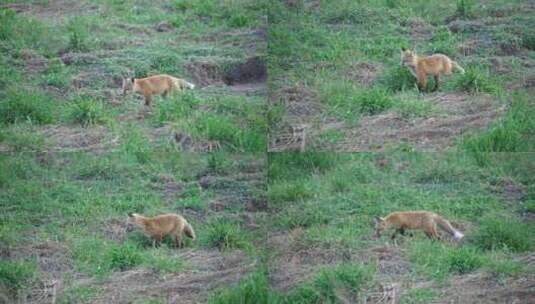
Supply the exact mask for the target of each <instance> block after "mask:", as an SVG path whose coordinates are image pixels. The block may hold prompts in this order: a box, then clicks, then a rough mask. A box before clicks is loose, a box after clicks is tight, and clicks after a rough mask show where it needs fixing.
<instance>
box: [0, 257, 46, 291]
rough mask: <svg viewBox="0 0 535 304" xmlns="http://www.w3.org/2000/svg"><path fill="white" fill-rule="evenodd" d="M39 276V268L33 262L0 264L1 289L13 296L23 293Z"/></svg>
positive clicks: (2, 262) (4, 262)
mask: <svg viewBox="0 0 535 304" xmlns="http://www.w3.org/2000/svg"><path fill="white" fill-rule="evenodd" d="M36 276H37V267H36V265H35V263H33V262H14V261H4V260H3V261H1V262H0V287H1V288H2V291H7V292H8V294H10V295H11V296H15V295H17V293H18V292H19V291H23V290H24V289H25V287H26V286H28V285H29V284H31V283H32V280H33V279H35V277H36Z"/></svg>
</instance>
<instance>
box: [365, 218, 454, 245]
mask: <svg viewBox="0 0 535 304" xmlns="http://www.w3.org/2000/svg"><path fill="white" fill-rule="evenodd" d="M374 221H375V236H377V237H380V236H381V234H382V233H383V232H384V231H385V230H387V229H391V228H393V229H395V231H394V234H393V235H392V239H394V238H395V237H396V235H397V234H398V233H401V234H402V235H403V234H404V233H405V230H409V229H418V230H423V231H424V232H425V234H426V235H427V236H428V237H429V238H432V239H438V237H439V234H438V231H437V227H440V228H441V229H443V230H444V231H446V232H448V233H449V234H451V235H452V236H453V237H454V238H455V239H456V240H460V239H462V238H463V237H464V234H462V233H461V232H460V231H458V230H457V229H455V228H453V226H451V224H450V222H448V221H447V220H445V219H444V218H443V217H441V216H440V215H438V214H436V213H433V212H429V211H407V212H393V213H390V214H389V215H388V216H387V217H385V218H382V217H375V218H374Z"/></svg>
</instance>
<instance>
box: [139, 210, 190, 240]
mask: <svg viewBox="0 0 535 304" xmlns="http://www.w3.org/2000/svg"><path fill="white" fill-rule="evenodd" d="M129 221H130V222H131V223H133V224H135V225H136V226H139V227H140V228H141V229H143V231H144V232H145V233H146V234H148V235H149V236H151V237H162V236H165V235H168V234H172V233H182V232H183V231H184V230H185V229H184V228H185V227H186V226H189V224H188V223H187V222H186V220H185V219H184V218H183V217H182V216H180V215H178V214H172V213H168V214H161V215H158V216H155V217H152V218H149V217H144V216H142V215H139V214H136V213H130V214H129ZM188 230H190V229H188ZM187 234H188V233H186V235H187ZM189 234H192V233H189ZM193 235H194V234H193Z"/></svg>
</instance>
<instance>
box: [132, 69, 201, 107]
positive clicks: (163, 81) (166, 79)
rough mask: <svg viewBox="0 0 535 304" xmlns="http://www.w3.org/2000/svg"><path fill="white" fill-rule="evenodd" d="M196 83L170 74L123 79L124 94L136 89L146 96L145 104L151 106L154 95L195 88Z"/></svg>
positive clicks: (164, 95)
mask: <svg viewBox="0 0 535 304" xmlns="http://www.w3.org/2000/svg"><path fill="white" fill-rule="evenodd" d="M194 88H195V85H194V84H193V83H189V82H187V81H185V80H184V79H180V78H176V77H173V76H169V75H165V74H162V75H154V76H150V77H147V78H137V79H136V78H125V79H123V95H126V92H127V91H134V92H136V93H139V94H141V95H143V97H145V105H147V106H150V103H151V102H152V96H153V95H159V94H161V95H162V96H163V97H166V96H167V94H169V93H170V92H173V91H177V92H179V91H182V90H184V89H194Z"/></svg>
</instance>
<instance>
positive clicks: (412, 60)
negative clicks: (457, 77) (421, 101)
mask: <svg viewBox="0 0 535 304" xmlns="http://www.w3.org/2000/svg"><path fill="white" fill-rule="evenodd" d="M401 65H403V66H406V67H408V68H409V71H410V72H411V73H412V75H414V77H416V79H417V80H418V89H419V90H420V91H423V90H424V89H425V86H426V85H427V76H428V75H433V77H435V87H434V88H433V91H436V90H438V82H439V80H440V74H441V73H443V74H445V75H451V73H452V70H454V69H455V70H458V71H460V72H461V73H462V74H464V69H463V68H462V67H461V66H460V65H459V64H458V63H457V62H455V61H453V60H451V59H450V58H449V57H448V56H446V55H443V54H434V55H431V56H425V57H423V56H418V55H417V54H416V53H414V52H413V51H411V50H407V49H404V48H402V49H401Z"/></svg>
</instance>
